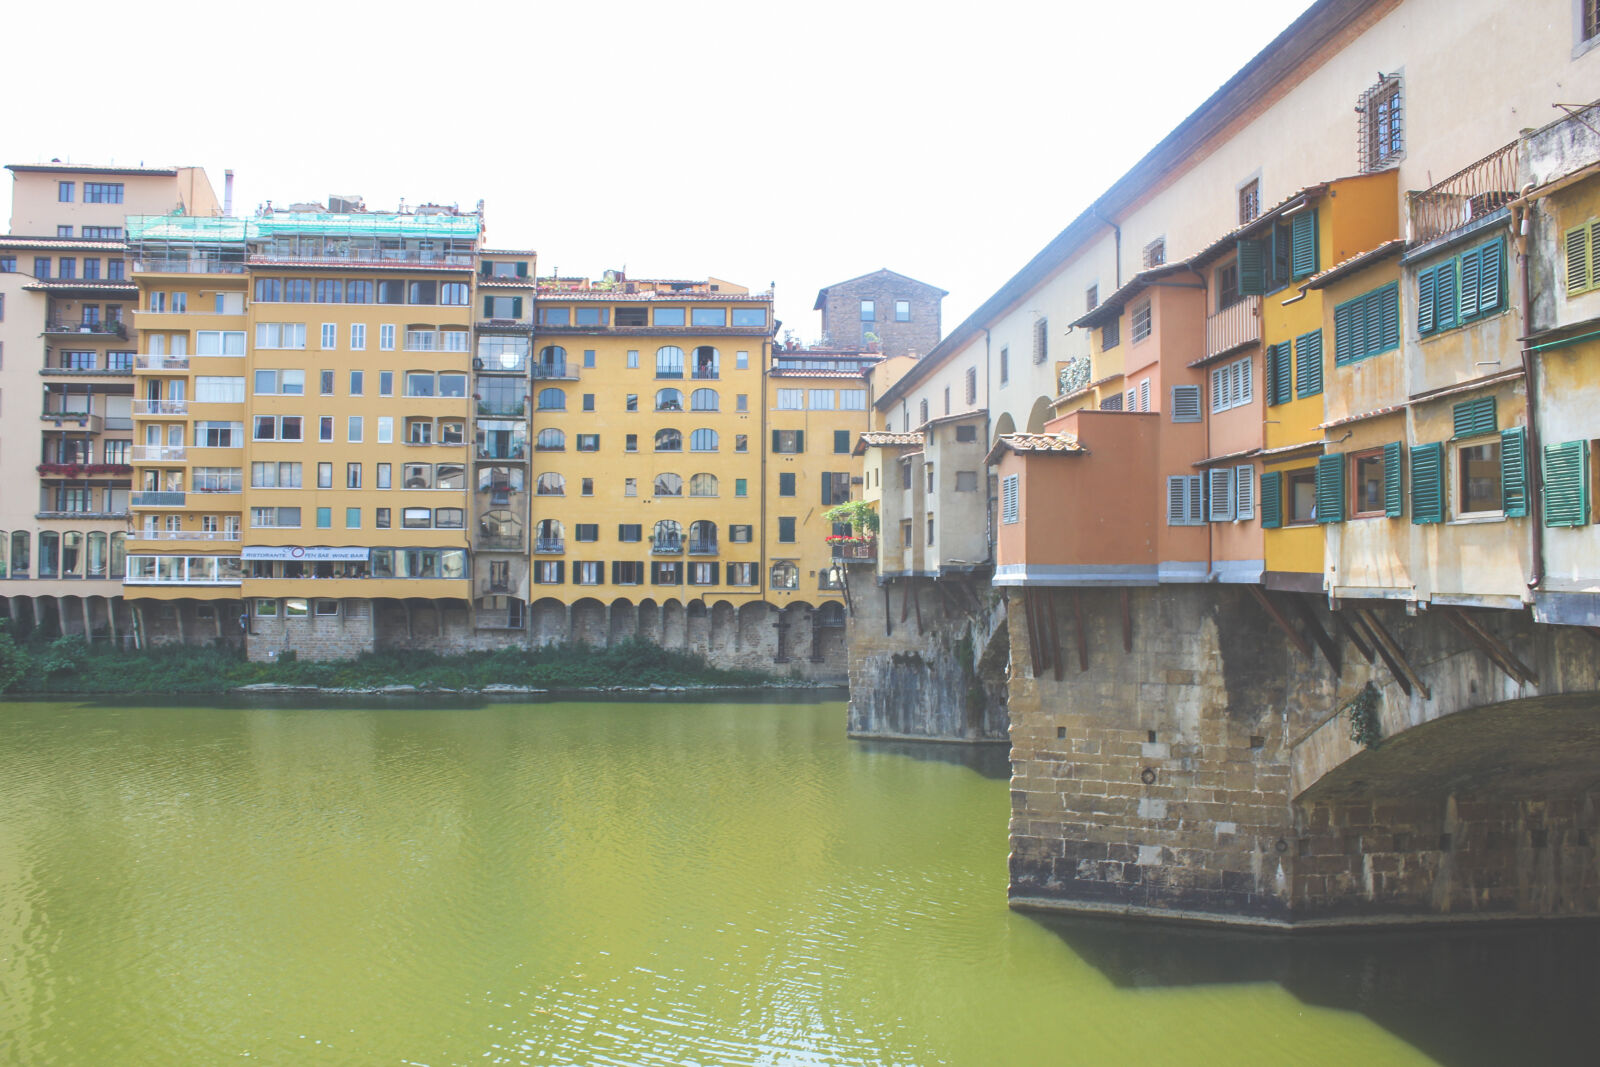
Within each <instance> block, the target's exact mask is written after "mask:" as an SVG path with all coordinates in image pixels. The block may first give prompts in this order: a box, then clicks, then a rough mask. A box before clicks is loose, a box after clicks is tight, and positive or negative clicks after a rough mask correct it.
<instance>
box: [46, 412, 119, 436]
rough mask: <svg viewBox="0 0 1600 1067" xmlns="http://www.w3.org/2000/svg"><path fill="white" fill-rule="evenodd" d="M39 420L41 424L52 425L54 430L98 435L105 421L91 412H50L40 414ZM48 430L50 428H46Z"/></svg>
mask: <svg viewBox="0 0 1600 1067" xmlns="http://www.w3.org/2000/svg"><path fill="white" fill-rule="evenodd" d="M39 418H40V420H41V421H43V422H49V423H54V424H55V425H54V427H53V428H54V429H57V430H65V429H69V428H71V429H78V430H88V431H89V432H90V433H99V432H100V431H101V430H103V429H104V428H105V419H104V418H102V417H101V416H99V415H96V414H94V413H93V412H91V411H50V410H48V409H47V410H45V411H42V412H40V414H39ZM47 428H50V427H47Z"/></svg>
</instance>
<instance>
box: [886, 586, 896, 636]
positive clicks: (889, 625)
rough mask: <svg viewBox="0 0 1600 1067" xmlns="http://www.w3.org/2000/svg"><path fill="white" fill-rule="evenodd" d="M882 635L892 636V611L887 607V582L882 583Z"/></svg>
mask: <svg viewBox="0 0 1600 1067" xmlns="http://www.w3.org/2000/svg"><path fill="white" fill-rule="evenodd" d="M883 636H885V637H893V636H894V612H893V611H891V610H890V608H889V583H888V582H885V583H883Z"/></svg>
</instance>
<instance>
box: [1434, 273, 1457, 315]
mask: <svg viewBox="0 0 1600 1067" xmlns="http://www.w3.org/2000/svg"><path fill="white" fill-rule="evenodd" d="M1433 276H1434V283H1433V285H1434V299H1433V312H1434V315H1433V324H1434V327H1435V328H1437V329H1440V330H1448V329H1449V328H1450V327H1452V326H1454V325H1455V324H1456V261H1455V260H1453V259H1452V260H1451V261H1450V262H1448V263H1441V264H1439V265H1438V266H1437V267H1435V268H1434V272H1433Z"/></svg>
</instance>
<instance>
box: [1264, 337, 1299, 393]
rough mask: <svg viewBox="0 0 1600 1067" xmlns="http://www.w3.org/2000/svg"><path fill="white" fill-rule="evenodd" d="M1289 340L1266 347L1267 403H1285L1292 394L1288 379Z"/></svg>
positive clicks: (1289, 371)
mask: <svg viewBox="0 0 1600 1067" xmlns="http://www.w3.org/2000/svg"><path fill="white" fill-rule="evenodd" d="M1291 373H1292V372H1291V370H1290V364H1289V342H1287V341H1284V342H1281V343H1279V344H1275V345H1269V346H1268V347H1267V403H1269V404H1287V403H1288V402H1289V398H1290V397H1291V396H1292V395H1293V393H1292V392H1291V389H1292V383H1291V382H1290V380H1289V377H1290V374H1291Z"/></svg>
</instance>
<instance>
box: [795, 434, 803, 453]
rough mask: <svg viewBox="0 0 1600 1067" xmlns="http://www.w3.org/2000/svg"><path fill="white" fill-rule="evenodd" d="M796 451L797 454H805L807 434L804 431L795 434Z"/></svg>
mask: <svg viewBox="0 0 1600 1067" xmlns="http://www.w3.org/2000/svg"><path fill="white" fill-rule="evenodd" d="M794 450H795V451H796V452H804V451H805V450H806V432H805V431H804V430H796V431H795V432H794Z"/></svg>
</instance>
